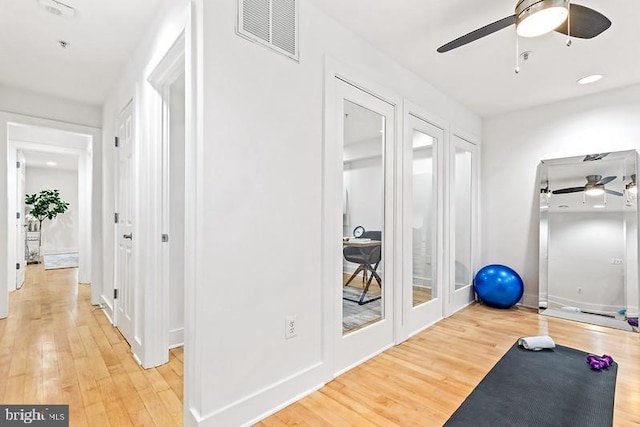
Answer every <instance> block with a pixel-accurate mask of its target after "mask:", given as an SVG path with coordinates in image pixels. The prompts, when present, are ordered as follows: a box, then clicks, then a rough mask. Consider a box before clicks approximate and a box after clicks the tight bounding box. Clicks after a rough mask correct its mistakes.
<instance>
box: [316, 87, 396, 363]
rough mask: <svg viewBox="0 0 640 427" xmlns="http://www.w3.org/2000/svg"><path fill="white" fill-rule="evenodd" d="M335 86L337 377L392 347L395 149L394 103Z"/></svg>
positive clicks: (334, 250) (334, 164)
mask: <svg viewBox="0 0 640 427" xmlns="http://www.w3.org/2000/svg"><path fill="white" fill-rule="evenodd" d="M333 83H334V84H335V85H336V94H337V97H336V104H337V105H335V107H336V108H335V111H336V112H337V114H336V116H335V120H336V124H337V126H336V131H337V134H336V138H335V140H334V141H335V145H336V146H335V147H332V151H331V156H332V158H331V159H330V160H328V161H331V162H332V165H331V166H332V168H331V169H329V170H330V172H329V173H332V174H335V175H334V176H335V180H334V181H331V183H332V185H333V191H334V194H335V195H342V202H343V203H342V209H339V207H338V206H336V208H337V209H336V212H335V214H336V217H335V226H334V227H333V230H332V232H331V234H332V238H333V240H332V242H335V243H334V244H333V245H334V246H333V251H332V253H333V256H334V258H333V261H334V262H335V264H334V266H335V270H333V271H335V272H336V274H335V275H334V276H333V277H332V283H333V286H335V289H336V291H337V292H335V296H336V297H335V300H334V303H335V313H337V316H336V318H335V322H336V326H338V325H339V326H338V327H336V328H335V337H334V338H335V349H336V351H335V370H334V373H335V374H339V373H341V372H344V371H345V370H347V369H349V368H350V367H353V366H355V365H356V364H358V363H360V362H362V361H363V360H365V359H368V358H369V357H371V356H373V355H374V354H376V353H378V352H380V351H381V350H383V349H385V348H387V347H389V346H391V345H393V344H394V283H395V281H394V262H395V260H394V254H395V250H394V242H395V239H394V224H395V221H394V218H395V215H394V206H395V205H394V183H395V179H394V170H395V168H394V164H395V159H396V156H395V153H394V150H395V147H396V145H395V143H394V142H395V107H394V106H393V105H391V104H389V103H387V102H385V101H383V100H381V99H380V98H377V97H375V96H373V95H371V94H369V93H367V92H365V91H363V90H360V89H358V88H357V87H355V86H353V85H351V84H349V83H347V82H345V81H343V80H341V79H339V78H336V79H335V80H334V82H333ZM336 200H337V199H336ZM340 217H341V218H340ZM362 231H363V234H361V232H362ZM347 238H349V240H347ZM354 239H360V240H354Z"/></svg>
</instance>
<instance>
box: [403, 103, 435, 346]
mask: <svg viewBox="0 0 640 427" xmlns="http://www.w3.org/2000/svg"><path fill="white" fill-rule="evenodd" d="M404 139H405V142H404V160H403V162H404V177H403V182H404V204H403V208H404V212H403V223H404V225H403V235H404V237H403V249H404V250H403V253H405V254H411V256H410V257H409V256H407V257H405V259H404V261H403V288H404V292H403V294H404V301H403V307H404V311H405V318H406V320H407V326H408V328H407V329H406V332H407V333H408V334H412V333H414V332H417V331H419V330H421V329H423V328H424V327H426V326H427V325H429V324H431V323H433V322H435V321H436V320H438V319H440V318H442V314H443V300H442V280H439V275H440V274H441V273H440V272H441V270H442V269H441V262H442V260H441V256H440V254H442V250H438V248H439V245H441V242H442V228H443V227H442V221H443V216H442V214H441V209H442V201H441V200H442V196H443V190H442V188H441V186H442V182H441V180H440V179H439V178H438V177H439V175H441V173H440V170H441V165H442V162H443V158H442V145H443V141H444V131H443V130H442V129H441V128H439V127H436V126H434V125H432V124H431V123H428V122H427V121H425V120H422V119H420V118H418V117H417V116H414V115H413V114H408V115H407V116H406V117H405V128H404Z"/></svg>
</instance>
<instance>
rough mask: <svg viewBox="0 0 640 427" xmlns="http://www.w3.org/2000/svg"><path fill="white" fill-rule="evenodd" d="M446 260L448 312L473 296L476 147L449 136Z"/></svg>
mask: <svg viewBox="0 0 640 427" xmlns="http://www.w3.org/2000/svg"><path fill="white" fill-rule="evenodd" d="M450 161H451V163H450V167H451V175H450V178H451V190H450V197H451V199H450V203H451V205H450V213H451V223H450V225H451V228H450V236H449V240H450V249H451V251H450V258H451V260H452V261H453V262H451V264H450V271H449V293H450V303H449V310H448V314H451V313H453V312H455V311H457V310H459V309H460V308H462V307H464V306H465V305H467V304H468V303H469V302H471V301H472V300H473V286H472V284H473V277H474V274H475V262H474V257H475V253H476V251H475V246H476V244H477V242H476V236H477V231H476V230H477V216H478V215H477V201H476V200H477V199H476V192H477V174H478V171H477V164H478V159H477V149H476V146H475V145H474V144H472V143H471V142H469V141H466V140H464V139H462V138H460V137H459V136H457V135H454V136H453V144H452V146H451V156H450Z"/></svg>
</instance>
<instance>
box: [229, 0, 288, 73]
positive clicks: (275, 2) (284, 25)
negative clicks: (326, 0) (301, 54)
mask: <svg viewBox="0 0 640 427" xmlns="http://www.w3.org/2000/svg"><path fill="white" fill-rule="evenodd" d="M299 1H300V0H238V29H237V31H238V34H240V35H241V36H243V37H245V38H247V39H249V40H251V41H254V42H256V43H260V44H262V45H264V46H268V47H270V48H271V49H273V50H275V51H277V52H279V53H281V54H283V55H286V56H288V57H289V58H292V59H295V60H296V61H297V60H298V2H299Z"/></svg>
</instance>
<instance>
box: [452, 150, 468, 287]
mask: <svg viewBox="0 0 640 427" xmlns="http://www.w3.org/2000/svg"><path fill="white" fill-rule="evenodd" d="M471 171H472V153H471V152H470V151H468V150H465V149H463V148H460V147H456V153H455V187H454V188H455V195H454V197H455V253H456V260H455V288H456V289H460V288H463V287H465V286H467V285H470V284H471V281H472V277H471V274H472V272H471V271H472V270H471V204H472V176H471Z"/></svg>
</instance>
